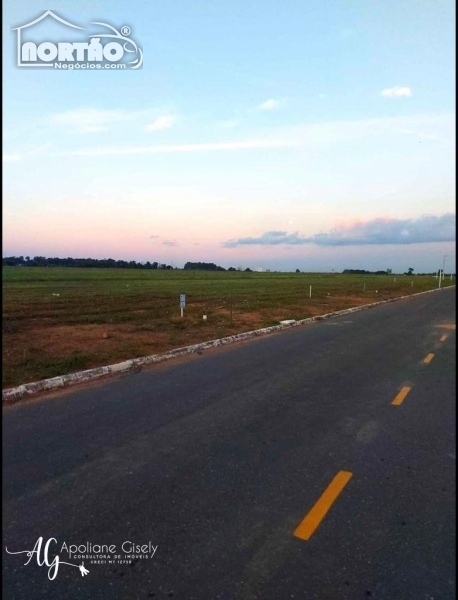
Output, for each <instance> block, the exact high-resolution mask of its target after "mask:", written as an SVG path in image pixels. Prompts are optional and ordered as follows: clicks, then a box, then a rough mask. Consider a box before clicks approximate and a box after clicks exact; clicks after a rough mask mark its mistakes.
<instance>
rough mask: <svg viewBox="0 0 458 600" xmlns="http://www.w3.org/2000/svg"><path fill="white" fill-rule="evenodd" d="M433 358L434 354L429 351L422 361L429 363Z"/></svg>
mask: <svg viewBox="0 0 458 600" xmlns="http://www.w3.org/2000/svg"><path fill="white" fill-rule="evenodd" d="M433 358H434V354H433V353H432V352H430V353H429V354H428V355H427V356H426V357H425V358H424V359H423V362H424V363H426V364H428V363H430V362H431V361H432V360H433Z"/></svg>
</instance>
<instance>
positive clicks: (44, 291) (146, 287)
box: [3, 267, 454, 387]
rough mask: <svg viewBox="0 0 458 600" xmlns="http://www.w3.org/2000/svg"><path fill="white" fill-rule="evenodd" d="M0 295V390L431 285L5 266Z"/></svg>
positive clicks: (410, 280) (411, 280) (407, 280)
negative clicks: (0, 343) (182, 305)
mask: <svg viewBox="0 0 458 600" xmlns="http://www.w3.org/2000/svg"><path fill="white" fill-rule="evenodd" d="M451 283H454V282H451V281H450V280H449V279H446V280H445V282H444V285H450V284H451ZM310 285H311V286H312V298H310V297H309V293H310ZM3 286H4V287H3V289H4V297H3V303H4V304H3V335H4V337H3V387H10V386H12V385H17V384H21V383H26V382H29V381H35V380H39V379H42V378H46V377H53V376H55V375H61V374H63V373H69V372H72V371H78V370H81V369H86V368H90V367H95V366H100V365H105V364H110V363H113V362H117V361H120V360H123V359H127V358H136V357H139V356H145V355H148V354H154V353H157V352H162V351H164V350H168V349H172V348H176V347H179V346H184V345H187V344H190V343H193V342H198V341H205V340H209V339H212V338H216V337H222V336H225V335H230V334H233V333H239V332H242V331H249V330H251V329H256V328H259V327H265V326H268V325H274V324H277V323H278V321H280V320H282V319H303V318H305V317H309V316H315V315H320V314H325V313H328V312H331V311H334V310H340V309H343V308H347V307H351V306H358V305H360V304H366V303H370V302H374V301H376V300H377V299H387V298H393V297H396V296H402V295H406V294H411V293H415V292H419V291H424V290H428V289H432V288H435V287H437V279H436V278H434V277H430V276H428V277H422V276H412V277H410V276H403V275H397V276H394V275H390V276H383V275H380V276H368V275H341V274H324V275H323V274H313V273H245V272H238V271H237V272H205V271H146V270H145V271H143V270H134V269H76V268H38V267H35V268H28V267H6V268H3ZM181 293H183V294H186V308H185V312H184V318H181V317H180V307H179V295H180V294H181ZM231 305H232V319H231ZM203 315H207V317H208V319H207V322H204V321H203V319H202V316H203Z"/></svg>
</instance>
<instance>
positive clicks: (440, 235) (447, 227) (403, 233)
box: [223, 213, 456, 248]
mask: <svg viewBox="0 0 458 600" xmlns="http://www.w3.org/2000/svg"><path fill="white" fill-rule="evenodd" d="M455 222H456V216H455V215H454V214H452V213H447V214H445V215H442V216H440V217H436V216H432V215H426V216H423V217H420V218H418V219H387V218H385V219H383V218H379V219H372V220H370V221H356V222H353V223H350V224H348V225H345V224H343V225H339V226H338V227H335V228H333V229H331V230H330V231H329V232H328V233H317V234H315V235H313V236H311V237H305V236H302V235H300V234H299V232H298V231H295V232H294V233H287V232H286V231H267V232H266V233H263V234H262V235H261V236H259V237H257V238H254V237H247V238H239V239H235V240H229V241H227V242H225V243H224V244H223V246H224V247H225V248H235V247H237V246H280V245H286V246H295V245H303V244H317V245H320V246H367V245H387V244H394V245H406V244H426V243H431V242H452V241H455Z"/></svg>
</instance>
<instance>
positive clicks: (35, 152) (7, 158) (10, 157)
mask: <svg viewBox="0 0 458 600" xmlns="http://www.w3.org/2000/svg"><path fill="white" fill-rule="evenodd" d="M51 146H52V144H44V145H43V146H38V147H37V148H32V149H31V150H24V151H23V152H18V153H16V154H4V155H3V162H17V161H19V160H22V159H23V158H27V157H28V156H39V155H40V154H43V153H44V152H45V151H46V150H48V148H51Z"/></svg>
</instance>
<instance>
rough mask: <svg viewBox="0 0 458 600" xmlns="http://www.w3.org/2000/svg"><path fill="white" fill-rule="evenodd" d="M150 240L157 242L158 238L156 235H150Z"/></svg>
mask: <svg viewBox="0 0 458 600" xmlns="http://www.w3.org/2000/svg"><path fill="white" fill-rule="evenodd" d="M149 238H150V240H157V239H158V238H159V236H158V235H150V236H149Z"/></svg>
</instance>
